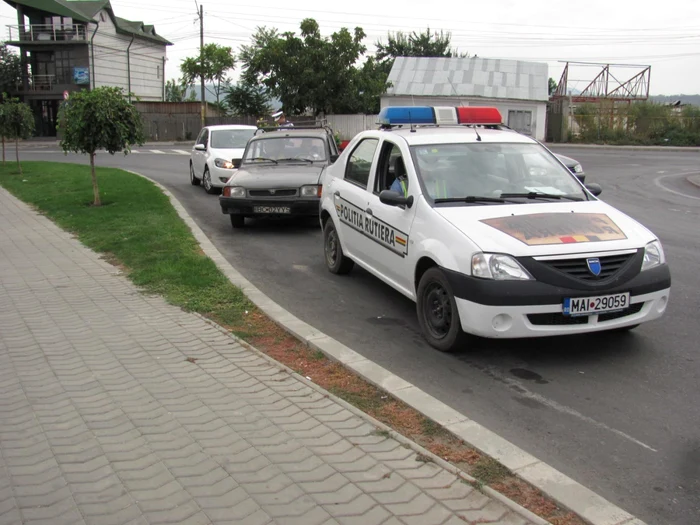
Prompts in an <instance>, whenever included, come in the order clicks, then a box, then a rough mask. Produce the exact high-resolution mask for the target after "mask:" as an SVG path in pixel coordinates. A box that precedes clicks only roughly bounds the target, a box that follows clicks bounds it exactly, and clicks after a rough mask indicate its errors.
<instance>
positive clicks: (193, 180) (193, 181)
mask: <svg viewBox="0 0 700 525" xmlns="http://www.w3.org/2000/svg"><path fill="white" fill-rule="evenodd" d="M201 182H202V181H200V180H199V179H198V178H197V177H195V176H194V166H193V165H192V163H191V162H190V184H192V186H199V184H200V183H201Z"/></svg>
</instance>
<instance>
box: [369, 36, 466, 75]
mask: <svg viewBox="0 0 700 525" xmlns="http://www.w3.org/2000/svg"><path fill="white" fill-rule="evenodd" d="M451 43H452V34H451V33H449V32H448V33H444V32H443V31H440V32H439V33H438V32H437V31H436V32H434V33H431V32H430V28H429V27H428V28H427V29H426V30H425V33H423V32H420V33H416V32H415V31H413V32H412V33H410V34H406V33H403V32H402V31H397V32H396V33H394V34H392V33H391V32H389V33H388V34H387V41H386V44H385V43H384V42H382V41H381V40H378V41H377V42H376V44H375V47H376V48H377V53H376V59H377V62H379V64H381V66H382V69H383V70H384V71H385V72H386V74H387V75H388V74H389V72H390V71H391V67H392V66H393V65H394V60H395V59H396V57H447V58H451V57H467V56H468V54H467V53H460V52H459V51H457V49H456V48H453V47H452V45H451Z"/></svg>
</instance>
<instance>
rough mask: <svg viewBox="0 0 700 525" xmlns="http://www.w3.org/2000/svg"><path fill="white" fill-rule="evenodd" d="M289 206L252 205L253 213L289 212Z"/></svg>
mask: <svg viewBox="0 0 700 525" xmlns="http://www.w3.org/2000/svg"><path fill="white" fill-rule="evenodd" d="M291 212H292V210H291V208H290V207H289V206H253V213H291Z"/></svg>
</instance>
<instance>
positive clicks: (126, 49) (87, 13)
mask: <svg viewBox="0 0 700 525" xmlns="http://www.w3.org/2000/svg"><path fill="white" fill-rule="evenodd" d="M4 1H5V2H6V3H7V4H9V5H10V6H12V7H14V8H15V9H16V11H17V25H11V26H9V27H8V32H9V35H8V37H9V38H8V39H7V42H6V43H7V44H9V45H13V46H17V47H18V48H19V52H20V56H21V57H22V58H23V61H24V64H25V73H24V75H23V79H22V82H21V83H20V85H18V86H17V90H16V91H14V92H13V93H11V94H12V95H14V96H18V97H20V99H21V100H23V101H24V102H27V103H28V104H30V105H31V106H32V108H33V109H34V112H35V115H36V119H37V122H36V124H37V126H36V128H37V133H38V134H39V135H43V136H55V135H56V116H57V113H58V106H59V103H60V101H61V100H63V98H64V96H65V95H66V93H67V94H68V96H70V93H71V92H73V91H79V90H82V89H91V88H94V87H100V86H115V87H120V88H123V89H124V91H125V92H127V93H133V94H134V96H135V97H138V98H139V99H140V100H143V101H162V100H164V99H165V75H164V66H165V60H166V49H167V46H169V45H172V43H171V42H169V41H168V40H166V39H165V38H163V37H161V36H160V35H158V34H157V33H156V31H155V28H154V27H153V26H152V25H145V24H144V23H143V22H132V21H129V20H125V19H123V18H119V17H118V16H116V15H115V13H114V11H113V9H112V6H111V4H110V2H109V0H4Z"/></svg>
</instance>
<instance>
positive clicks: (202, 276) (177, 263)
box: [0, 162, 584, 525]
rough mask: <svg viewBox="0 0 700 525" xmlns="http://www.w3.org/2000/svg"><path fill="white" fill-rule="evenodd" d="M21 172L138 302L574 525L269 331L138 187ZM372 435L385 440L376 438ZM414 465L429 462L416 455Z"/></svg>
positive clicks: (84, 175)
mask: <svg viewBox="0 0 700 525" xmlns="http://www.w3.org/2000/svg"><path fill="white" fill-rule="evenodd" d="M24 167H25V171H24V174H23V175H19V174H18V173H17V172H16V170H13V169H12V168H11V167H9V166H8V167H2V168H0V185H2V186H3V187H4V188H6V189H7V190H8V191H10V192H11V193H13V194H14V195H15V196H17V197H18V198H19V199H21V200H23V201H25V202H27V203H28V204H30V205H31V206H33V207H34V208H35V209H37V211H39V212H40V213H42V214H44V215H46V216H47V217H48V218H50V219H51V220H53V221H54V222H56V224H58V225H59V226H60V227H61V228H63V229H64V230H66V231H68V232H71V233H73V234H74V235H76V236H77V238H78V239H79V240H80V241H81V242H82V243H83V244H85V245H86V246H88V247H89V248H91V249H93V250H95V251H96V252H99V253H101V254H103V256H104V258H105V259H106V260H107V261H109V262H110V263H112V264H114V265H115V266H117V267H118V268H120V269H121V270H122V271H123V272H124V274H125V275H127V276H128V277H129V278H130V279H131V280H132V281H133V282H134V283H135V284H136V285H137V286H139V287H141V288H142V289H143V291H144V292H145V293H153V294H159V295H161V296H163V297H164V298H165V299H166V300H167V301H168V302H169V303H171V304H173V305H176V306H179V307H181V308H182V309H184V310H186V311H190V312H196V313H199V314H201V315H203V316H205V317H207V318H209V319H211V320H212V321H214V322H216V323H218V324H219V325H221V326H223V327H225V328H227V329H228V330H230V331H231V332H233V333H234V334H235V335H237V336H238V337H240V338H241V339H243V340H244V341H245V342H246V343H247V344H249V345H251V346H253V347H255V348H257V349H258V350H260V351H262V352H265V353H266V354H268V355H269V356H270V357H272V358H273V359H275V360H277V361H279V362H281V363H283V364H285V365H287V366H288V367H290V368H291V369H293V370H294V371H296V372H297V373H299V374H300V375H302V376H304V377H307V378H310V379H311V380H312V381H313V382H314V383H316V384H318V385H320V386H321V387H323V388H325V389H326V390H328V391H330V392H331V393H333V394H335V395H336V396H338V397H340V398H341V399H344V400H345V401H347V402H348V403H350V404H352V405H354V406H356V407H357V408H359V409H360V410H362V411H364V412H365V413H367V414H369V415H371V416H372V417H374V418H376V419H377V420H379V421H381V422H382V423H384V424H386V425H387V426H389V427H391V428H392V429H393V430H394V431H396V432H397V433H399V434H402V435H404V436H406V437H408V438H409V439H411V440H413V441H415V442H416V443H418V444H419V445H421V446H423V447H424V448H426V449H427V450H429V451H430V452H432V453H433V454H435V455H437V456H439V457H440V458H442V459H444V460H446V461H448V462H450V463H452V464H453V465H455V466H456V467H458V468H460V469H462V470H463V471H465V472H466V473H468V474H470V475H471V476H472V477H473V478H475V480H476V481H474V482H470V484H471V485H472V486H473V487H474V488H475V489H477V490H482V489H483V487H484V486H489V487H491V488H493V489H494V490H496V491H498V492H500V493H502V494H503V495H505V496H506V497H508V498H510V499H512V500H513V501H515V502H517V503H519V504H520V505H522V506H523V507H525V508H527V509H529V510H530V511H532V512H534V513H535V514H537V515H539V516H541V517H542V518H544V519H546V520H547V521H548V522H550V523H552V524H553V525H583V524H584V522H583V521H582V520H581V519H580V518H578V517H577V516H576V515H574V514H573V513H571V512H569V511H567V510H566V509H562V508H560V507H558V506H557V505H556V504H555V503H553V502H552V501H551V500H549V499H548V498H546V497H545V496H544V495H543V494H542V493H541V492H539V491H538V490H537V489H535V488H534V487H532V486H531V485H529V484H527V483H525V482H523V481H522V480H520V479H518V478H517V477H516V476H514V475H513V474H512V473H511V472H509V471H508V470H507V469H506V468H505V467H504V466H503V465H501V464H499V463H498V462H497V461H495V460H493V459H492V458H490V457H488V456H484V455H483V454H481V453H479V452H478V451H476V450H474V449H473V448H471V447H470V446H469V445H468V444H466V443H465V442H463V441H461V440H460V439H458V438H456V437H455V436H454V435H452V434H451V433H449V432H448V431H447V430H445V429H444V428H442V427H440V426H439V425H437V424H435V423H434V422H433V421H431V420H429V419H427V418H425V417H424V416H423V415H421V414H420V413H419V412H417V411H416V410H414V409H412V408H410V407H409V406H407V405H405V404H404V403H402V402H400V401H398V400H397V399H395V398H393V397H392V396H390V395H388V394H387V393H386V392H384V391H382V390H380V389H378V388H376V387H374V386H373V385H371V384H369V383H367V382H366V381H364V380H363V379H361V378H360V377H359V376H357V375H355V374H354V373H352V372H350V371H348V370H347V369H345V368H344V367H343V366H341V365H340V364H338V363H336V362H334V361H331V360H330V359H328V358H326V357H325V355H324V354H323V353H321V352H319V351H315V350H312V349H311V348H309V347H307V346H306V345H305V344H303V343H301V342H300V341H299V340H297V339H296V338H294V337H292V336H290V335H289V334H288V333H287V332H285V331H284V330H283V329H281V328H280V327H279V326H277V325H276V324H275V323H274V322H272V321H271V320H270V319H269V318H267V317H266V316H265V315H264V314H263V313H262V312H261V311H259V310H258V309H257V308H256V307H255V306H254V305H253V304H252V303H251V302H250V301H249V300H248V299H247V298H246V296H245V295H244V294H243V292H242V291H241V290H240V289H239V288H237V287H235V286H234V285H233V284H231V282H230V281H229V280H228V279H227V278H226V277H225V276H224V274H223V273H222V272H221V271H220V270H219V269H218V268H217V267H216V265H215V264H214V262H213V261H212V260H211V259H209V258H208V257H207V256H206V255H204V253H202V251H201V249H200V248H199V245H198V244H197V242H196V240H195V238H194V236H193V235H192V233H191V231H190V230H189V228H188V227H187V225H186V224H185V223H184V222H183V221H182V220H181V219H180V217H179V216H178V215H177V212H176V211H175V209H174V208H173V207H172V205H171V204H170V201H169V199H168V198H167V197H166V196H165V195H164V194H163V193H162V192H161V191H160V190H159V189H158V188H157V187H156V186H155V185H154V184H152V183H151V182H149V181H148V180H146V179H144V178H142V177H139V176H138V175H135V174H132V173H128V172H125V171H122V170H118V169H110V168H100V167H98V168H96V170H97V173H98V175H99V177H100V181H101V182H100V195H101V198H102V200H101V206H94V205H93V204H94V192H93V188H92V184H91V177H90V176H89V175H90V172H91V167H90V166H85V165H77V164H64V163H49V162H25V163H24ZM49 188H50V191H48V190H47V189H49ZM375 435H377V436H381V437H384V438H389V437H390V433H389V432H386V431H384V430H382V429H377V431H376V432H375ZM419 460H420V461H431V458H430V457H428V456H424V455H419Z"/></svg>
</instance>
